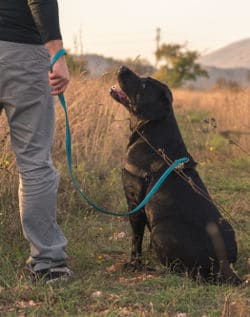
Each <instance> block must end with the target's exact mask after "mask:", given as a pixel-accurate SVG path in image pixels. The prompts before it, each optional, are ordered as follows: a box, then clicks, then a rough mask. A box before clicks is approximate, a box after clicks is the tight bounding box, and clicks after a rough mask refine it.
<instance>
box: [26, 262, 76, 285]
mask: <svg viewBox="0 0 250 317" xmlns="http://www.w3.org/2000/svg"><path fill="white" fill-rule="evenodd" d="M30 271H31V273H32V275H33V278H34V280H35V281H38V280H44V281H45V282H46V284H50V283H54V282H57V281H68V280H69V279H70V278H71V277H72V276H73V272H72V271H70V269H69V268H68V267H67V266H66V265H63V266H56V267H52V268H48V269H43V270H37V271H34V270H32V269H30Z"/></svg>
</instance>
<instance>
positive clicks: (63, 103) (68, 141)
mask: <svg viewBox="0 0 250 317" xmlns="http://www.w3.org/2000/svg"><path fill="white" fill-rule="evenodd" d="M65 54H66V51H65V50H64V49H61V50H60V51H58V52H57V53H56V54H55V56H54V57H53V58H52V59H51V62H50V69H51V71H52V69H53V65H54V64H55V62H56V61H57V60H58V58H60V57H61V56H62V55H65ZM58 98H59V101H60V104H61V106H62V108H63V110H64V113H65V126H66V154H67V162H68V169H69V173H70V177H71V179H72V182H73V184H74V186H75V188H76V190H77V191H78V193H79V194H80V195H81V196H82V198H83V199H84V200H85V201H87V203H88V204H89V205H90V206H92V207H93V208H94V209H96V210H97V211H99V212H100V213H103V214H106V215H111V216H118V217H127V216H129V215H132V214H135V213H137V212H138V211H139V210H140V209H141V208H143V207H144V206H145V205H146V203H147V202H148V201H149V200H150V199H151V197H152V196H153V195H154V194H155V193H156V192H157V191H158V189H159V188H160V186H161V185H162V184H163V182H164V181H165V180H166V178H167V177H168V176H169V174H171V173H172V171H173V170H174V169H175V168H177V167H178V166H179V165H180V164H182V163H184V162H187V161H189V158H187V157H183V158H180V159H178V160H176V161H174V162H173V163H172V164H171V166H170V167H169V168H168V169H167V170H166V171H165V172H164V173H163V174H162V176H161V177H160V178H159V179H158V180H157V182H156V183H155V184H154V186H153V187H152V189H151V190H150V191H149V193H148V194H147V195H146V197H145V198H144V199H143V200H142V201H141V202H140V203H139V205H138V206H136V207H135V208H134V209H132V210H130V211H127V212H113V211H109V210H106V209H103V208H100V207H99V206H97V205H96V204H95V203H94V202H92V200H91V199H90V198H89V197H88V196H87V195H86V194H85V193H84V192H83V191H82V190H81V187H80V185H79V183H78V181H77V179H76V177H75V176H74V173H73V168H72V153H71V132H70V124H69V118H68V111H67V104H66V101H65V98H64V94H63V93H61V94H59V95H58Z"/></svg>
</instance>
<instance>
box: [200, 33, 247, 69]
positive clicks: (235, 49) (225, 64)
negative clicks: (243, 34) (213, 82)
mask: <svg viewBox="0 0 250 317" xmlns="http://www.w3.org/2000/svg"><path fill="white" fill-rule="evenodd" d="M199 63H200V64H202V65H205V66H213V67H217V68H248V69H250V38H248V39H244V40H241V41H237V42H234V43H232V44H229V45H227V46H225V47H222V48H221V49H218V50H216V51H214V52H212V53H210V54H207V55H204V56H202V57H200V59H199Z"/></svg>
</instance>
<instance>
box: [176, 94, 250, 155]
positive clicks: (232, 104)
mask: <svg viewBox="0 0 250 317" xmlns="http://www.w3.org/2000/svg"><path fill="white" fill-rule="evenodd" d="M174 100H175V104H176V105H181V108H182V109H183V110H185V111H194V110H195V111H205V112H206V111H208V112H209V114H210V116H211V117H213V118H215V119H216V122H217V126H218V132H219V133H222V134H223V135H224V136H225V137H228V138H230V139H232V140H234V141H237V142H238V143H239V144H240V145H241V146H242V147H244V148H245V149H247V150H248V152H249V151H250V142H249V140H250V90H239V91H230V90H227V89H225V90H214V91H190V90H176V91H175V92H174Z"/></svg>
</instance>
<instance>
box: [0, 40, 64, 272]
mask: <svg viewBox="0 0 250 317" xmlns="http://www.w3.org/2000/svg"><path fill="white" fill-rule="evenodd" d="M48 65H49V55H48V51H47V50H46V48H45V47H44V46H41V45H29V44H28V45H27V44H17V43H10V42H4V41H0V74H1V75H0V104H3V105H4V109H5V111H6V114H7V118H8V122H9V126H10V135H11V143H12V148H13V151H14V152H15V155H16V161H17V166H18V171H19V175H20V183H19V207H20V215H21V223H22V227H23V232H24V235H25V237H26V238H27V240H28V241H29V242H30V246H31V249H30V258H29V259H28V261H27V262H28V263H29V264H30V265H31V266H32V268H33V269H34V270H35V271H37V270H40V269H46V268H49V267H54V266H57V265H61V264H64V263H65V261H66V257H67V256H66V253H65V251H64V249H65V247H66V244H67V240H66V239H65V237H64V235H63V233H62V231H61V230H60V228H59V226H58V224H57V222H56V205H57V189H58V181H59V175H58V172H57V170H56V169H55V168H54V166H53V164H52V161H51V146H52V143H53V137H54V126H55V113H54V98H53V97H52V96H51V95H50V86H49V83H48V70H49V68H48Z"/></svg>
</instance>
